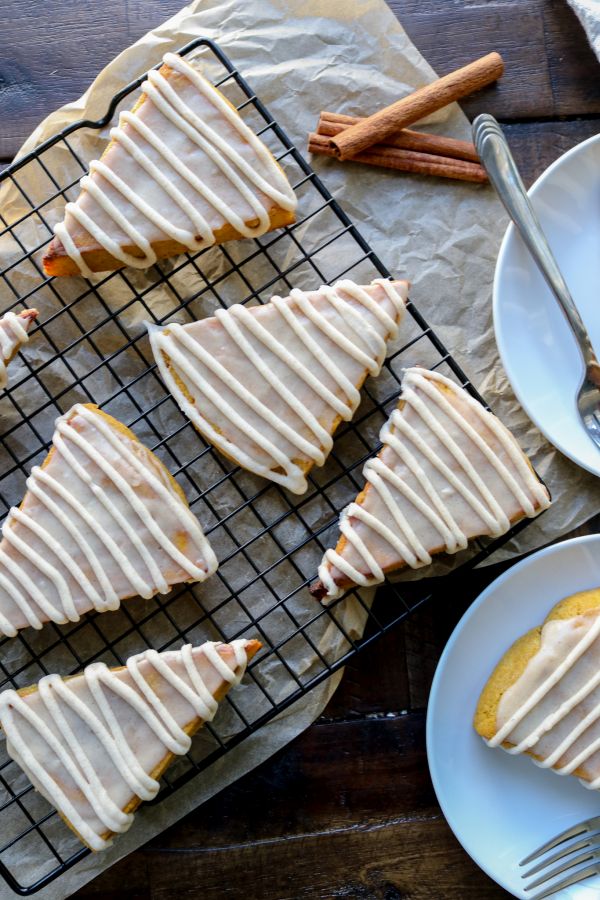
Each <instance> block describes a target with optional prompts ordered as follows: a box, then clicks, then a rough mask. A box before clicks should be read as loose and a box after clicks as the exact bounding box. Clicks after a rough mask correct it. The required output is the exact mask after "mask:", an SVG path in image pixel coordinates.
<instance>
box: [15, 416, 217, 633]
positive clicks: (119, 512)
mask: <svg viewBox="0 0 600 900" xmlns="http://www.w3.org/2000/svg"><path fill="white" fill-rule="evenodd" d="M26 484H27V492H26V494H25V497H24V499H23V502H22V503H21V506H20V507H18V508H13V509H11V510H10V512H9V513H8V516H7V518H6V520H5V522H4V525H3V528H2V540H1V541H0V634H4V635H7V636H9V637H14V635H15V634H16V633H17V631H18V630H19V629H21V628H25V627H26V626H28V625H30V626H32V627H33V628H41V627H42V625H43V623H44V622H49V621H51V622H56V623H58V624H64V623H66V622H77V621H78V620H79V618H80V617H81V615H82V614H83V613H85V612H88V611H89V610H92V609H95V610H97V611H98V612H105V611H107V610H114V609H117V607H118V606H119V605H120V603H121V601H122V600H124V599H126V598H128V597H134V596H136V595H139V596H142V597H153V596H154V595H155V594H158V593H161V594H164V593H167V591H168V590H169V589H170V588H171V587H172V586H173V585H176V584H182V583H184V582H194V581H203V580H204V579H205V578H207V577H208V576H209V575H210V574H212V573H213V572H214V571H215V570H216V568H217V560H216V557H215V555H214V553H213V550H212V548H211V547H210V544H209V543H208V540H207V539H206V537H205V536H204V533H203V531H202V529H201V527H200V524H199V522H198V520H197V519H196V517H195V516H194V514H193V513H192V511H191V510H190V508H189V506H188V504H187V501H186V499H185V496H184V494H183V492H182V490H181V488H180V487H179V485H178V484H177V482H176V481H175V480H174V479H173V478H172V477H171V475H170V474H169V472H168V471H167V469H166V468H165V467H164V465H163V464H162V463H161V462H160V460H159V459H158V457H157V456H155V455H154V454H153V453H152V452H151V451H150V450H148V449H147V448H146V447H145V446H144V445H143V444H142V443H141V442H140V441H139V440H138V439H137V438H136V436H135V435H134V434H133V432H131V431H130V430H129V429H128V428H126V427H125V425H123V424H122V423H121V422H118V421H117V420H116V419H113V418H112V417H111V416H109V415H107V414H106V413H103V412H102V411H101V410H99V409H98V408H97V407H96V406H93V405H91V404H90V405H88V404H77V405H75V406H73V407H72V408H71V409H70V410H69V411H68V412H67V413H65V414H64V415H63V416H61V417H60V418H59V419H57V421H56V428H55V432H54V435H53V440H52V448H51V450H50V452H49V454H48V456H47V457H46V459H45V461H44V462H43V464H42V465H41V466H35V467H34V468H33V469H32V472H31V475H30V476H29V478H28V479H27V483H26Z"/></svg>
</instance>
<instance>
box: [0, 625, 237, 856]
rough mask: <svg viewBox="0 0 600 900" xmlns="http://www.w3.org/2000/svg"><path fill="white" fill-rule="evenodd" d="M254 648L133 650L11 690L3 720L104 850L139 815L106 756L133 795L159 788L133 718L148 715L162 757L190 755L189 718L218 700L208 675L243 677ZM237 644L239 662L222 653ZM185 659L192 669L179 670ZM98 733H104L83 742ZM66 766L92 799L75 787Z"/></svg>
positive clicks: (1, 703)
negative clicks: (120, 796) (141, 755)
mask: <svg viewBox="0 0 600 900" xmlns="http://www.w3.org/2000/svg"><path fill="white" fill-rule="evenodd" d="M247 646H248V641H246V640H236V641H232V642H231V644H219V643H217V642H210V641H209V642H207V643H205V644H203V645H202V646H201V647H200V648H193V647H192V646H191V644H186V645H185V646H184V647H182V648H181V650H177V651H168V652H165V653H158V652H157V651H156V650H146V651H145V652H143V653H139V654H137V655H136V656H132V657H130V659H128V660H127V665H126V667H125V669H109V668H108V667H107V666H106V665H105V664H104V663H93V664H92V665H90V666H87V668H86V669H84V670H83V672H82V673H81V675H79V676H76V677H75V678H72V679H67V680H63V679H62V678H61V677H60V675H47V676H45V677H44V678H42V679H41V681H40V682H39V683H38V691H39V694H38V695H37V696H36V694H35V693H34V694H28V695H25V696H22V695H20V694H19V693H17V691H15V690H7V691H4V692H3V693H2V694H0V725H1V726H2V729H3V730H4V732H5V734H6V739H7V749H8V752H9V754H10V756H11V757H12V758H13V759H14V760H15V761H16V762H17V763H18V764H19V765H20V766H21V768H22V769H23V770H24V772H25V773H26V774H27V776H28V777H29V779H30V781H31V782H32V783H33V785H34V786H35V787H36V788H37V789H38V790H39V791H40V792H41V793H42V794H43V795H44V796H45V797H46V798H47V799H48V800H49V802H50V803H52V804H53V806H55V807H56V809H58V810H59V812H60V813H61V814H62V815H63V816H64V817H65V818H66V819H67V820H68V821H69V823H70V824H71V825H72V827H73V828H74V829H75V830H76V831H77V833H78V834H79V835H80V837H81V838H82V839H83V840H84V841H85V843H86V844H87V845H88V846H89V847H91V848H92V849H93V850H102V849H103V848H105V847H107V846H109V844H110V842H111V841H110V838H111V836H112V834H113V833H116V834H119V833H122V832H124V831H127V829H128V828H129V827H130V825H131V823H132V821H133V813H125V812H123V808H122V807H121V805H120V804H119V803H118V802H117V801H116V799H115V792H114V790H113V792H112V793H111V787H114V778H113V779H112V781H111V777H110V773H109V774H108V775H107V774H106V761H107V760H108V761H110V766H111V767H112V768H113V769H114V771H115V772H116V773H118V775H119V776H120V779H122V780H123V781H124V782H125V784H126V786H127V787H128V788H129V790H130V792H131V797H130V799H131V800H133V799H134V798H135V797H139V798H140V799H141V800H150V799H152V798H153V797H154V796H156V794H157V792H158V790H159V782H158V781H157V780H156V779H154V778H153V777H152V775H151V772H149V771H146V770H145V769H144V767H143V765H142V764H141V763H140V761H139V759H138V758H137V756H136V752H135V749H134V747H133V746H132V743H133V741H132V738H133V737H134V730H135V729H134V727H133V726H134V725H135V723H137V722H138V721H139V720H142V722H143V724H144V725H145V726H147V728H148V729H149V730H150V732H151V733H152V739H153V740H155V741H156V742H157V744H158V746H157V748H156V752H155V754H154V758H157V759H158V760H159V761H160V760H162V759H164V758H165V757H166V756H167V754H169V753H173V754H178V755H182V754H184V753H187V752H188V750H189V749H190V746H191V738H190V736H189V735H188V734H187V732H186V730H185V726H190V725H191V724H192V723H193V722H194V720H195V719H196V718H198V719H201V720H202V721H203V722H206V721H211V720H212V719H213V717H214V715H215V713H216V711H217V708H218V703H217V701H216V700H215V698H214V696H213V694H214V692H215V690H214V688H213V689H209V687H208V686H207V675H208V676H209V678H210V681H211V682H212V683H213V685H215V684H216V685H219V682H220V683H221V684H222V683H223V682H225V684H226V685H228V686H231V685H234V684H239V682H240V681H241V679H242V677H243V675H244V672H245V670H246V665H247V662H248V654H247V650H246V648H247ZM228 648H230V649H231V650H233V659H232V666H233V668H232V666H230V665H229V664H228V663H227V662H226V660H225V659H224V658H223V655H222V651H223V650H224V649H228ZM177 664H179V668H180V669H181V667H182V666H183V674H178V673H177V672H176V671H175V666H176V665H177ZM203 669H204V674H203V672H202V670H203ZM211 669H212V670H213V671H212V673H210V670H211ZM124 675H125V677H124ZM127 676H129V677H127ZM165 682H167V683H168V685H169V687H170V688H172V689H173V691H168V689H167V696H168V695H169V694H170V695H171V696H174V700H173V701H172V703H169V704H168V705H167V703H166V702H165V699H164V697H165ZM219 686H220V685H219ZM83 687H85V688H86V689H87V691H85V690H84V691H82V688H83ZM82 693H83V698H82V696H81V695H82ZM32 700H33V701H34V702H33V703H32V702H31V701H32ZM90 700H91V702H90ZM34 707H35V708H34ZM23 725H26V727H25V729H24V728H23ZM31 731H33V732H34V735H35V740H33V741H32V739H31ZM92 735H93V737H94V738H95V740H92V741H91V742H90V741H89V740H84V738H89V737H90V736H92ZM40 748H41V749H40ZM155 767H156V766H153V768H155ZM63 773H66V774H67V776H68V780H70V781H71V782H72V783H73V785H74V788H75V791H76V792H77V793H79V794H80V796H81V797H82V798H83V799H84V800H85V801H87V805H86V803H83V804H82V803H81V802H78V801H77V798H76V797H75V798H74V797H73V791H72V790H71V791H70V792H69V790H68V786H67V785H66V784H65V778H64V775H63ZM126 805H127V804H123V806H126ZM82 807H83V808H82Z"/></svg>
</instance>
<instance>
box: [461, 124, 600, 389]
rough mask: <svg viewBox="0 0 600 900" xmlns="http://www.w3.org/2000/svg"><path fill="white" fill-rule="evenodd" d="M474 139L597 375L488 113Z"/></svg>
mask: <svg viewBox="0 0 600 900" xmlns="http://www.w3.org/2000/svg"><path fill="white" fill-rule="evenodd" d="M473 141H474V143H475V146H476V148H477V152H478V154H479V156H480V158H481V162H482V163H483V166H484V168H485V170H486V172H487V173H488V176H489V179H490V181H491V183H492V185H493V186H494V188H495V189H496V193H497V194H498V196H499V198H500V200H501V201H502V203H503V205H504V207H505V209H506V211H507V213H508V214H509V216H510V217H511V219H512V220H513V222H514V223H515V225H516V227H517V229H518V231H519V234H520V235H521V237H522V238H523V241H524V242H525V245H526V247H527V249H528V250H529V252H530V253H531V255H532V256H533V258H534V260H535V262H536V263H537V266H538V268H539V270H540V272H541V273H542V275H543V276H544V278H545V279H546V282H547V283H548V287H549V288H550V290H551V291H552V293H553V294H554V296H555V297H556V299H557V300H558V302H559V304H560V306H561V308H562V311H563V312H564V314H565V316H566V318H567V321H568V323H569V325H570V326H571V329H572V331H573V334H574V335H575V340H576V341H577V343H578V345H579V349H580V350H581V353H582V355H583V361H584V363H585V367H586V371H587V372H588V374H589V373H590V370H591V371H592V372H593V373H594V374H595V375H596V378H597V373H598V371H599V364H598V361H597V359H596V354H595V352H594V348H593V347H592V342H591V341H590V338H589V335H588V333H587V331H586V328H585V325H584V324H583V322H582V320H581V316H580V315H579V312H578V311H577V307H576V306H575V304H574V303H573V298H572V297H571V293H570V291H569V289H568V287H567V285H566V282H565V280H564V278H563V276H562V273H561V271H560V269H559V268H558V265H557V263H556V260H555V258H554V255H553V253H552V251H551V249H550V246H549V244H548V241H547V240H546V235H545V234H544V232H543V231H542V226H541V225H540V223H539V221H538V218H537V216H536V214H535V212H534V210H533V207H532V205H531V203H530V201H529V197H528V196H527V193H526V191H525V187H524V185H523V182H522V180H521V176H520V175H519V170H518V169H517V166H516V163H515V161H514V159H513V156H512V153H511V152H510V150H509V147H508V144H507V142H506V138H505V137H504V135H503V133H502V130H501V128H500V126H499V124H498V122H497V121H496V119H495V118H494V117H493V116H490V115H488V114H487V113H484V114H483V115H480V116H477V118H476V119H475V121H474V122H473ZM596 378H594V380H596Z"/></svg>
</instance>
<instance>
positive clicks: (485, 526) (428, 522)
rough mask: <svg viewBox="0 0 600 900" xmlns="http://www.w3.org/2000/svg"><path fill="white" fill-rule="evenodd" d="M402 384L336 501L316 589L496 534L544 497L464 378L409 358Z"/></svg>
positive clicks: (325, 592)
mask: <svg viewBox="0 0 600 900" xmlns="http://www.w3.org/2000/svg"><path fill="white" fill-rule="evenodd" d="M401 391H402V393H401V395H400V400H399V403H398V406H397V408H396V409H395V410H394V412H393V413H392V415H391V417H390V418H389V419H388V421H387V422H386V423H385V425H384V426H383V428H382V430H381V434H380V439H381V441H382V443H383V446H382V448H381V450H380V451H379V453H378V454H377V456H376V457H374V458H372V459H370V460H368V461H367V463H366V464H365V467H364V470H363V471H364V476H365V480H366V484H365V487H364V488H363V490H362V491H361V493H360V494H359V495H358V497H357V498H356V500H355V501H354V502H353V503H351V504H350V505H349V506H347V507H346V509H345V510H343V511H342V513H341V515H340V532H341V535H340V538H339V540H338V544H337V546H336V548H335V549H329V550H327V551H326V553H325V555H324V557H323V561H322V563H321V565H320V567H319V581H318V582H317V583H316V584H315V585H314V586H313V587H312V588H311V590H312V592H313V594H314V595H315V596H316V597H317V598H318V599H321V600H327V601H330V600H333V599H335V598H337V597H339V596H341V595H342V594H343V593H344V591H346V590H347V589H348V588H350V587H352V586H354V585H360V586H362V587H366V586H368V585H374V584H380V583H381V582H382V581H383V579H384V576H385V575H386V574H388V573H392V572H397V571H399V570H401V569H404V568H406V567H407V566H409V567H411V568H413V569H417V568H420V567H422V566H427V565H429V564H430V563H431V560H432V556H433V555H434V554H436V553H442V552H445V553H456V552H457V551H458V550H462V549H464V548H465V547H466V546H467V543H468V541H469V540H470V539H472V538H474V537H481V536H491V537H498V536H499V535H501V534H504V533H505V532H507V531H508V530H509V528H510V527H511V525H513V524H515V522H518V521H519V520H520V519H522V518H524V517H525V516H536V515H537V514H538V513H539V512H541V511H542V510H543V509H545V508H546V507H547V506H548V505H549V503H550V497H549V495H548V491H547V490H546V488H545V487H544V486H543V485H542V484H541V483H540V481H539V479H538V478H537V476H536V474H535V472H534V471H533V469H532V467H531V464H530V463H529V460H528V459H527V457H526V456H525V454H524V453H523V451H522V450H521V449H520V447H519V445H518V444H517V442H516V441H515V439H514V437H513V436H512V435H511V433H510V432H509V431H508V429H506V428H505V427H504V425H502V423H501V422H500V421H499V420H498V419H497V418H496V417H495V416H494V415H492V413H490V412H488V411H487V410H486V409H484V407H483V406H482V405H481V404H480V403H478V402H477V401H476V400H474V399H473V398H472V397H471V396H470V395H469V394H467V392H466V391H465V390H463V388H461V387H459V386H458V385H457V384H455V382H453V381H451V380H450V379H449V378H446V377H445V376H443V375H441V374H439V373H438V372H430V371H428V370H427V369H422V368H419V367H414V368H411V369H406V370H405V372H404V376H403V378H402V385H401Z"/></svg>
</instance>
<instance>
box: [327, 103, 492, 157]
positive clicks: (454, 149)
mask: <svg viewBox="0 0 600 900" xmlns="http://www.w3.org/2000/svg"><path fill="white" fill-rule="evenodd" d="M363 121H364V119H361V118H360V117H359V116H345V115H343V114H342V113H332V112H322V113H321V114H320V116H319V124H318V125H317V134H325V135H327V136H328V137H335V136H336V135H337V134H339V133H340V132H341V131H344V130H345V129H346V128H349V127H350V126H351V125H356V124H357V123H358V122H363ZM384 143H385V144H386V145H387V146H388V147H398V148H400V149H403V150H416V151H417V152H419V153H434V154H436V155H437V156H450V157H452V158H453V159H465V160H468V161H469V162H475V163H478V162H479V156H478V155H477V150H476V149H475V145H474V144H472V143H471V142H470V141H459V140H457V139H456V138H450V137H443V136H442V135H439V134H426V133H425V132H423V131H410V130H409V129H408V128H404V129H402V131H398V132H394V133H393V134H391V135H390V136H389V137H388V138H386V139H385V142H384Z"/></svg>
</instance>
